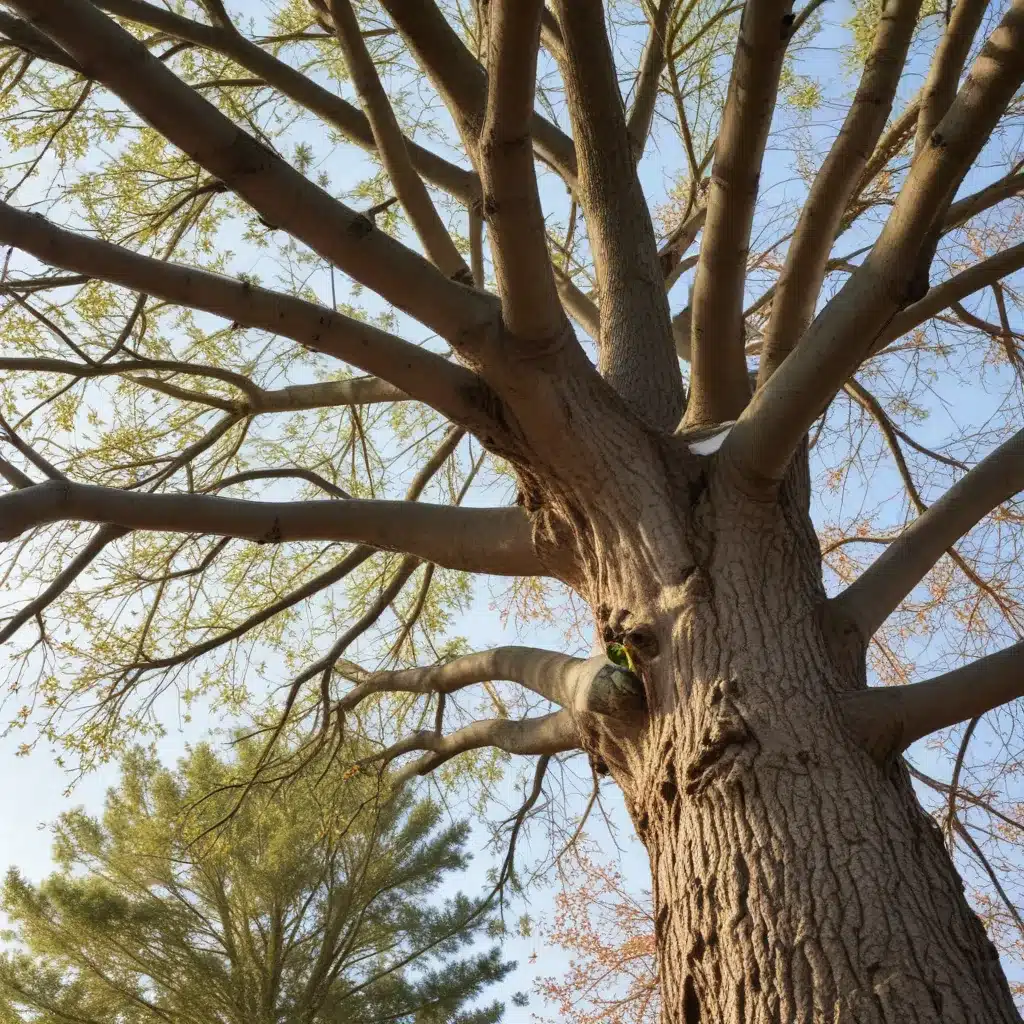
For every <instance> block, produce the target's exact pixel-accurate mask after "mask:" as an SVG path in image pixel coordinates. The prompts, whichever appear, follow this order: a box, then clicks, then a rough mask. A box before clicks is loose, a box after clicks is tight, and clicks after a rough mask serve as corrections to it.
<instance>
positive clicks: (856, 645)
mask: <svg viewBox="0 0 1024 1024" xmlns="http://www.w3.org/2000/svg"><path fill="white" fill-rule="evenodd" d="M708 461H709V462H710V461H711V460H708ZM720 468H721V467H719V469H720ZM808 504H809V500H808V483H807V476H806V453H805V454H804V457H803V460H802V464H801V467H800V468H799V469H798V470H795V471H794V472H793V473H792V474H791V478H790V479H789V480H787V482H786V484H785V485H784V487H783V488H782V491H781V493H778V494H775V495H774V496H772V497H771V498H768V499H762V498H760V497H758V496H756V495H753V496H752V495H749V494H742V493H740V492H739V489H738V487H737V486H736V485H731V484H729V482H728V481H727V479H726V474H725V473H724V472H717V473H714V472H707V473H705V472H703V471H700V472H699V473H698V475H697V476H696V477H695V478H692V479H690V481H689V483H688V485H687V493H686V494H685V496H683V495H680V496H679V500H678V501H677V502H676V503H675V507H676V508H677V509H678V508H684V509H686V513H685V517H686V519H685V522H683V523H681V524H680V528H679V529H678V530H677V531H676V532H675V535H674V537H672V536H670V534H671V532H672V531H670V530H668V529H667V528H666V530H665V531H664V532H662V534H661V535H658V536H655V535H654V534H653V533H652V531H645V530H643V529H639V530H638V529H633V530H632V531H631V532H630V533H629V534H627V535H626V536H625V537H620V538H619V549H618V554H617V556H616V558H615V559H614V560H609V559H607V558H606V559H605V560H604V574H603V577H602V579H601V582H600V586H599V587H598V585H597V584H596V583H595V585H594V587H593V590H592V593H596V592H598V591H599V592H600V595H601V599H600V600H597V601H595V607H596V608H597V615H598V620H599V621H600V622H602V623H603V624H604V627H605V638H606V639H612V638H615V637H619V638H623V637H624V638H626V639H627V640H631V641H632V642H633V643H634V645H635V646H636V647H637V648H638V649H639V651H640V672H641V674H642V676H643V678H644V683H645V688H646V690H647V695H648V703H649V707H650V720H649V722H648V723H647V725H646V727H644V728H643V729H641V730H639V731H638V732H637V733H636V734H635V735H632V736H628V735H623V734H622V732H621V730H620V731H619V733H618V734H617V735H614V736H609V734H608V732H607V731H606V727H604V726H598V727H596V728H595V729H594V730H593V731H592V733H591V735H590V738H589V741H588V744H587V745H588V749H590V750H591V753H592V755H593V756H595V757H596V758H598V759H599V761H603V762H604V763H605V764H606V765H607V766H608V768H609V769H610V770H611V771H612V773H613V774H614V776H615V778H616V779H617V781H618V782H619V784H620V785H621V786H622V788H623V791H624V794H625V797H626V802H627V807H628V808H629V810H630V814H631V816H632V818H633V821H634V823H635V826H636V829H637V832H638V834H639V836H640V838H641V839H642V840H643V842H644V843H645V845H646V847H647V850H648V853H649V855H650V859H651V871H652V877H653V890H654V909H655V913H656V935H657V945H658V958H659V970H660V978H661V985H662V992H663V1000H664V1010H663V1021H664V1024H698V1022H700V1024H733V1022H735V1024H740V1022H755V1021H756V1022H763V1024H767V1022H773V1024H791V1022H796V1021H799V1022H808V1024H810V1022H824V1021H827V1022H829V1024H853V1022H858V1024H861V1022H865V1024H866V1022H871V1024H875V1022H883V1021H884V1022H891V1024H906V1022H924V1021H928V1022H939V1021H942V1022H951V1021H964V1022H967V1021H969V1022H977V1024H982V1022H984V1024H996V1022H1009V1021H1019V1020H1020V1017H1019V1015H1018V1013H1017V1011H1016V1009H1015V1007H1014V1004H1013V999H1012V996H1011V994H1010V990H1009V986H1008V984H1007V982H1006V979H1005V976H1004V974H1003V971H1002V968H1001V965H1000V963H999V959H998V954H997V952H996V950H995V947H994V946H993V944H992V943H991V941H990V940H989V939H988V937H987V935H986V933H985V930H984V927H983V926H982V924H981V922H980V921H979V920H978V918H977V916H976V915H975V914H974V912H973V911H972V910H971V909H970V907H969V906H968V904H967V901H966V899H965V897H964V892H963V883H962V882H961V880H960V878H959V876H958V874H957V872H956V870H955V869H954V867H953V865H952V862H951V860H950V858H949V855H948V854H947V852H946V850H945V847H944V845H943V842H942V838H941V835H940V833H939V830H938V827H937V825H936V824H935V823H934V821H933V820H932V819H931V818H930V817H929V816H928V815H927V814H925V813H924V811H923V810H922V809H921V807H920V805H919V804H918V802H917V799H916V797H915V795H914V793H913V791H912V788H911V785H910V780H909V776H908V774H907V772H906V769H905V767H904V766H903V764H902V762H896V761H893V762H891V763H889V764H886V765H882V766H880V765H878V764H877V763H875V762H874V761H873V760H872V759H871V758H870V757H869V756H868V755H867V754H866V753H865V752H863V751H862V750H861V749H860V748H858V747H857V745H856V743H855V742H854V740H853V738H852V737H851V736H850V734H849V733H848V732H847V730H846V728H845V727H844V725H843V724H842V722H841V720H840V717H839V713H838V702H839V698H841V697H842V695H844V694H847V693H849V692H850V691H852V690H856V689H859V688H862V687H863V686H864V685H865V667H864V666H865V661H864V650H863V644H862V643H860V641H859V639H858V638H856V637H854V636H851V634H850V631H849V630H844V628H843V625H842V624H841V623H838V622H836V621H834V613H832V612H831V610H830V609H829V606H828V604H827V602H826V600H825V595H824V591H823V586H822V576H821V562H820V555H819V548H818V542H817V539H816V536H815V534H814V530H813V528H812V526H811V522H810V517H809V513H808ZM609 543H610V542H609ZM679 551H683V552H685V553H686V554H685V556H684V557H683V559H682V560H683V561H684V562H685V561H689V562H690V563H691V564H690V565H689V566H688V568H686V569H685V571H684V572H683V573H682V575H683V576H684V577H685V578H684V581H683V582H682V584H678V585H674V586H666V584H665V580H664V578H662V579H661V580H659V581H657V582H654V581H651V580H650V575H651V570H650V567H651V566H652V565H659V564H661V565H663V564H664V562H665V560H668V561H670V562H673V563H678V562H679V560H680V556H679V554H678V552H679ZM675 571H676V570H675V569H673V572H675ZM661 575H662V576H663V577H664V575H665V574H664V573H662V574H661ZM645 578H646V583H645ZM615 609H618V611H616V610H615ZM627 610H628V611H627Z"/></svg>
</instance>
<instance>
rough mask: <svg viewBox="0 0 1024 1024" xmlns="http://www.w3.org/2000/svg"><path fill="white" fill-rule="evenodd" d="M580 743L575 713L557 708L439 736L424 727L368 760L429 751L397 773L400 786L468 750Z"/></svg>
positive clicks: (558, 748)
mask: <svg viewBox="0 0 1024 1024" xmlns="http://www.w3.org/2000/svg"><path fill="white" fill-rule="evenodd" d="M579 745H580V740H579V736H578V734H577V732H576V726H575V725H574V724H573V720H572V716H571V715H570V714H569V712H568V711H556V712H554V713H553V714H550V715H544V716H542V717H540V718H525V719H523V720H521V721H513V720H511V719H507V718H490V719H484V720H482V721H479V722H473V723H471V724H470V725H467V726H465V727H464V728H462V729H458V730H456V731H455V732H453V733H451V734H450V735H448V736H438V735H437V733H436V732H434V730H433V729H423V730H421V731H420V732H417V733H413V735H411V736H407V737H406V738H405V739H403V740H399V742H398V743H395V744H393V745H392V746H390V747H388V748H387V749H386V750H384V751H382V752H381V753H380V754H377V755H376V756H374V757H373V758H369V759H368V760H369V761H383V762H384V763H385V764H389V763H390V762H391V761H393V760H394V759H395V758H396V757H401V756H402V755H403V754H411V753H415V752H417V751H429V753H427V754H426V755H425V756H423V757H420V758H417V759H416V760H415V761H413V762H412V763H411V764H409V765H407V766H406V767H405V768H403V769H401V770H400V771H398V772H396V773H395V783H396V785H397V784H399V783H401V782H405V781H406V780H407V779H410V778H412V777H413V776H416V775H428V774H429V773H430V772H432V771H433V770H434V769H435V768H437V767H439V766H440V765H442V764H444V763H445V761H450V760H451V759H452V758H453V757H456V756H457V755H458V754H462V753H465V752H466V751H467V750H479V749H480V748H482V747H497V748H498V749H499V750H504V751H505V752H506V753H507V754H558V753H561V752H562V751H564V750H576V749H577V748H578V747H579Z"/></svg>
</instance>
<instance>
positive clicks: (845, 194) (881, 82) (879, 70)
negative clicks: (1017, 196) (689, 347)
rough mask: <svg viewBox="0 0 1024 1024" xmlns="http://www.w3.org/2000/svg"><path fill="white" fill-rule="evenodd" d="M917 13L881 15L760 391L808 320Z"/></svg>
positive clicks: (788, 272)
mask: <svg viewBox="0 0 1024 1024" xmlns="http://www.w3.org/2000/svg"><path fill="white" fill-rule="evenodd" d="M920 9H921V0H893V3H890V4H887V5H886V6H885V8H884V9H883V11H882V15H881V18H880V20H879V23H878V31H877V32H876V33H875V40H874V44H873V45H872V47H871V52H870V54H869V55H868V58H867V61H866V62H865V64H864V73H863V74H862V76H861V80H860V86H859V87H858V89H857V94H856V96H854V98H853V103H852V105H851V106H850V109H849V112H848V113H847V115H846V120H845V122H844V123H843V127H842V129H841V130H840V132H839V137H838V138H837V139H836V141H835V143H834V144H833V145H832V148H831V149H830V150H829V154H828V156H827V157H826V158H825V162H824V163H823V164H822V165H821V168H820V169H819V171H818V174H817V176H816V177H815V179H814V184H813V185H812V186H811V190H810V193H809V194H808V196H807V200H806V202H805V203H804V207H803V210H802V212H801V214H800V221H799V223H798V224H797V227H796V232H795V233H794V235H793V240H792V241H791V242H790V244H789V252H788V253H787V254H786V262H785V264H784V266H783V268H782V273H781V274H780V275H779V280H778V282H777V284H776V286H775V298H774V300H773V302H772V315H771V320H769V322H768V328H767V330H766V331H765V335H764V340H763V348H762V350H761V365H760V368H759V370H758V375H757V379H758V386H760V385H762V384H764V382H765V381H767V380H768V378H769V377H771V375H772V374H773V373H774V372H775V370H776V369H777V368H778V366H779V364H780V363H781V362H782V360H783V359H785V358H786V356H787V355H788V354H789V352H790V351H791V350H792V348H793V346H794V345H795V344H796V343H797V341H798V340H799V338H800V335H801V334H803V332H804V330H805V329H806V327H807V325H808V324H809V323H810V322H811V319H812V317H813V316H814V307H815V304H816V302H817V298H818V292H819V291H820V290H821V283H822V281H823V280H824V277H825V268H826V264H827V262H828V256H829V253H830V252H831V250H832V243H833V242H834V241H835V237H836V234H837V232H838V230H839V226H840V222H841V221H842V217H843V213H844V212H845V210H846V207H847V203H848V202H849V200H850V197H851V196H852V195H853V192H854V189H855V188H856V185H857V183H858V180H859V178H860V175H861V172H862V171H863V169H864V166H865V164H866V163H867V161H868V158H869V157H870V156H871V155H872V153H873V151H874V148H875V143H876V142H878V138H879V136H880V135H881V134H882V129H883V128H884V127H885V122H886V120H887V119H888V117H889V111H890V110H891V109H892V102H893V98H894V97H895V95H896V89H897V86H898V85H899V82H900V75H901V74H902V71H903V65H904V64H905V63H906V60H907V51H908V50H909V49H910V40H911V38H912V37H913V34H914V27H915V25H916V24H917V16H918V12H919V11H920Z"/></svg>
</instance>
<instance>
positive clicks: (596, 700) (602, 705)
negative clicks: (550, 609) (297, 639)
mask: <svg viewBox="0 0 1024 1024" xmlns="http://www.w3.org/2000/svg"><path fill="white" fill-rule="evenodd" d="M348 674H354V673H352V671H351V669H350V670H349V673H348ZM497 680H505V681H508V682H513V683H518V684H519V685H520V686H524V687H526V688H527V689H528V690H531V691H533V692H534V693H536V694H537V695H538V696H541V697H543V698H545V700H549V701H551V702H552V703H553V704H558V705H559V706H560V707H562V708H564V709H566V710H570V711H574V712H576V713H579V712H589V713H591V714H601V715H607V716H609V717H612V718H616V719H620V720H623V721H636V720H638V719H639V718H641V717H642V716H643V714H644V713H645V710H646V702H645V697H644V689H643V683H642V682H641V681H640V680H639V679H638V678H637V677H636V676H635V675H633V673H632V672H629V671H627V670H626V669H623V668H620V667H619V666H617V665H615V664H613V663H612V662H610V661H609V660H608V659H607V658H605V657H604V656H598V657H596V658H589V659H586V660H581V659H580V658H570V657H569V656H567V655H565V654H557V653H555V652H553V651H543V650H539V649H538V648H535V647H498V648H496V649H494V650H491V651H482V652H480V653H478V654H469V655H466V656H465V657H462V658H456V659H455V660H454V661H450V662H447V663H446V664H441V665H431V666H429V667H426V668H413V669H403V670H401V671H396V672H372V673H359V674H358V685H357V686H355V687H353V688H352V690H350V691H349V692H348V693H347V694H345V696H344V697H342V698H341V700H339V701H338V704H337V707H338V709H339V710H341V711H349V710H351V709H352V708H354V707H356V705H358V704H359V703H360V702H361V701H363V700H365V699H366V698H367V697H369V696H370V695H371V694H375V693H420V694H428V693H439V694H448V693H454V692H455V691H456V690H461V689H464V688H465V687H467V686H472V685H473V684H475V683H484V682H493V681H497Z"/></svg>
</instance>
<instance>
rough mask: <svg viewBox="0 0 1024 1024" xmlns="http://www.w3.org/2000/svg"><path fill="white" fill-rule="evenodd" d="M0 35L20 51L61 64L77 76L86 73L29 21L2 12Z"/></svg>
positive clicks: (0, 12)
mask: <svg viewBox="0 0 1024 1024" xmlns="http://www.w3.org/2000/svg"><path fill="white" fill-rule="evenodd" d="M0 34H2V35H3V36H4V37H5V38H6V39H9V40H10V41H11V42H12V43H13V44H14V45H15V46H17V47H18V49H19V50H24V51H25V53H28V54H31V55H32V56H33V57H39V58H41V59H42V60H45V61H49V62H50V63H51V64H59V65H60V66H61V67H62V68H67V69H68V71H74V72H75V74H76V75H83V76H84V74H85V73H84V72H83V71H82V68H81V67H80V66H79V64H78V63H77V62H76V61H74V60H72V59H71V57H69V56H68V55H67V54H66V53H65V52H64V51H63V50H62V49H61V48H60V47H59V46H56V45H54V44H53V43H52V42H51V41H50V40H49V39H47V37H46V36H45V35H44V34H43V33H42V32H40V31H38V30H37V29H35V28H33V27H32V26H31V25H30V24H29V23H28V22H27V21H24V20H23V19H21V18H16V17H14V15H13V14H8V13H7V12H6V11H0Z"/></svg>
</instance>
